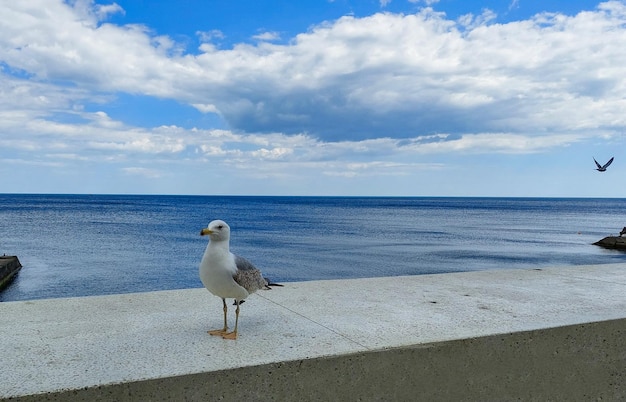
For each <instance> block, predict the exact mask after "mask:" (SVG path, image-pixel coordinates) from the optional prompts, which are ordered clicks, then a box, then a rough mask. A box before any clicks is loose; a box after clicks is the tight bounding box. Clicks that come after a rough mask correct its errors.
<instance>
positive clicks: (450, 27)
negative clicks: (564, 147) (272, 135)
mask: <svg viewBox="0 0 626 402" xmlns="http://www.w3.org/2000/svg"><path fill="white" fill-rule="evenodd" d="M83 3H84V2H83ZM85 4H87V5H89V4H91V3H89V2H87V3H85ZM85 4H82V5H83V6H84V5H85ZM78 5H79V3H76V4H75V5H74V8H71V7H69V6H68V5H66V4H64V3H61V2H52V1H46V7H43V6H42V5H40V4H38V3H37V2H36V1H32V2H10V3H7V6H6V7H5V9H6V11H7V12H6V13H3V17H2V19H1V23H0V33H1V35H0V50H1V51H2V53H3V60H4V62H5V63H7V64H8V65H10V66H11V67H12V68H17V69H21V70H24V71H27V72H28V73H30V74H35V76H36V77H37V78H39V79H40V80H43V81H46V80H48V79H50V80H54V81H59V80H60V81H67V82H74V83H77V84H79V85H80V87H81V88H92V89H98V90H101V91H128V92H131V93H142V94H147V95H152V96H159V97H165V98H173V99H176V100H178V101H181V102H186V103H189V104H192V105H194V106H195V107H196V108H198V109H199V110H201V111H203V112H205V113H216V112H219V113H220V114H221V116H223V117H224V118H225V119H226V120H227V121H228V122H229V124H230V125H231V126H232V127H234V128H235V129H238V130H243V131H248V132H276V131H278V132H284V133H288V134H296V133H299V132H307V133H310V134H311V135H313V136H317V137H319V138H322V139H326V140H333V141H336V140H341V139H343V138H349V139H364V138H375V137H379V136H381V135H384V136H391V137H399V138H410V137H412V136H415V135H422V134H429V133H434V132H444V133H452V134H454V133H457V134H462V133H464V132H466V133H488V132H490V131H493V132H502V131H510V130H516V131H519V132H527V133H531V132H538V131H537V130H538V129H539V128H546V127H547V128H549V129H551V130H552V129H555V130H561V131H562V130H567V129H572V128H580V127H585V128H588V129H595V128H599V127H602V128H607V127H609V128H610V127H613V128H614V129H615V130H621V129H622V128H623V125H624V117H622V116H623V113H621V110H622V109H621V108H620V107H619V106H615V105H620V104H621V103H623V99H624V96H623V93H624V89H625V86H626V79H625V78H624V77H626V55H625V54H624V52H623V51H622V49H621V46H620V43H623V42H624V39H626V28H624V26H625V25H624V24H625V23H626V6H625V5H624V4H623V3H621V2H616V1H613V2H606V3H602V4H600V6H599V7H598V9H597V10H595V11H589V12H582V13H580V14H578V15H575V16H565V15H560V14H542V15H538V16H536V17H534V18H533V19H530V20H527V21H520V22H512V23H508V24H491V22H492V21H493V20H494V15H493V13H491V12H489V11H485V12H484V13H483V14H482V15H480V16H477V17H475V16H469V15H468V16H465V17H463V18H461V19H460V20H459V21H458V22H455V21H451V20H448V19H446V18H445V15H443V14H441V13H437V12H435V11H433V10H432V9H429V8H427V9H423V10H421V11H420V12H419V13H417V14H413V15H399V14H390V13H385V14H375V15H372V16H370V17H365V18H355V17H344V18H341V19H339V20H337V21H334V22H327V23H324V24H322V25H319V26H317V27H314V28H313V29H312V30H311V31H309V32H307V33H303V34H300V35H298V36H297V37H295V38H294V39H293V40H292V41H291V42H290V43H289V44H287V45H274V44H269V43H266V42H262V43H260V44H258V45H256V46H253V45H246V44H240V45H236V46H235V47H234V48H232V49H227V50H217V49H215V48H214V47H210V48H204V49H205V50H206V51H207V53H202V54H200V55H197V56H195V55H190V54H183V53H182V50H181V48H180V46H178V45H177V44H176V43H175V42H173V41H172V40H171V39H170V38H167V37H163V36H152V34H151V33H150V31H149V30H148V29H147V28H145V27H142V26H136V25H132V26H114V25H110V24H101V25H93V24H92V25H90V24H85V23H84V21H81V20H79V19H77V18H76V17H77V15H78V16H81V17H82V18H84V19H85V20H86V21H89V18H92V19H94V20H96V19H97V17H96V14H97V10H95V11H94V10H92V11H83V12H80V13H79V11H78V10H79V8H80V7H78ZM44 8H45V9H47V10H48V12H47V13H44V14H43V15H42V14H38V13H35V10H39V9H44ZM83 8H84V7H83ZM35 16H38V17H37V18H35ZM59 27H63V29H59ZM214 36H218V35H217V34H215V33H213V34H211V37H214ZM206 39H209V38H208V37H207V38H206ZM573 108H575V109H576V110H577V112H576V113H571V110H572V109H573Z"/></svg>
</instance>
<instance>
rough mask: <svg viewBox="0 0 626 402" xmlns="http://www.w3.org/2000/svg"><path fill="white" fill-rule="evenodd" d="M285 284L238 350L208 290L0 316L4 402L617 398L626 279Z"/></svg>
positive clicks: (17, 309)
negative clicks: (222, 332) (220, 333)
mask: <svg viewBox="0 0 626 402" xmlns="http://www.w3.org/2000/svg"><path fill="white" fill-rule="evenodd" d="M285 285H286V286H285V287H284V288H277V289H274V290H271V291H264V292H259V293H257V294H255V295H253V296H251V297H250V298H249V300H248V301H247V302H246V303H245V304H243V305H242V307H241V308H242V312H241V316H240V327H239V329H240V338H239V339H238V340H236V341H227V340H223V339H221V338H217V337H211V336H209V335H208V334H207V333H206V331H207V330H208V329H214V328H218V327H220V326H221V323H222V312H221V301H220V300H219V299H218V298H216V297H214V296H212V295H210V294H209V293H208V292H207V291H206V290H204V289H190V290H178V291H164V292H151V293H138V294H125V295H112V296H99V297H86V298H70V299H52V300H38V301H24V302H9V303H0V316H1V318H2V319H1V320H0V339H2V340H3V345H4V347H3V350H2V354H1V355H0V359H1V364H2V367H3V369H2V370H0V397H4V398H9V397H11V398H15V399H17V398H20V400H24V401H25V400H42V399H44V400H45V399H49V400H184V399H187V400H218V399H221V400H237V399H238V398H239V400H244V399H241V398H246V399H245V400H254V399H257V400H272V399H274V400H284V398H283V397H285V396H288V395H292V396H298V397H302V398H304V399H309V400H316V399H317V400H329V395H330V396H332V395H335V396H339V395H343V397H344V398H343V399H344V400H358V399H359V398H361V400H394V399H395V400H408V399H406V398H408V397H411V395H412V398H413V397H414V398H413V400H420V399H421V400H428V398H426V397H427V396H430V397H431V400H432V398H435V399H437V398H438V397H441V400H445V399H449V398H447V397H455V398H454V399H459V398H458V397H461V398H460V399H465V400H489V399H492V400H496V399H498V400H505V399H510V400H511V399H512V400H517V399H520V400H532V399H535V400H545V399H546V398H545V396H546V395H548V394H549V395H551V396H552V399H553V400H558V399H562V400H566V399H567V400H573V399H572V397H580V398H579V400H596V399H597V398H598V397H603V398H605V399H604V400H612V399H611V398H615V397H621V396H626V385H624V384H625V383H626V377H625V376H626V374H625V373H626V337H625V336H624V334H625V332H626V264H612V265H600V266H578V267H555V268H549V269H542V270H532V269H531V270H497V271H482V272H469V273H458V274H443V275H425V276H413V277H392V278H373V279H356V280H338V281H316V282H298V283H287V284H285ZM233 313H234V311H232V309H231V312H230V314H229V318H230V321H231V325H232V322H233V319H234V316H233ZM446 389H447V391H446ZM29 395H30V397H29ZM463 395H465V397H463ZM559 396H563V398H559ZM568 396H569V398H565V397H568ZM422 397H423V398H422ZM120 398H122V399H120ZM424 398H426V399H424ZM575 399H576V398H575Z"/></svg>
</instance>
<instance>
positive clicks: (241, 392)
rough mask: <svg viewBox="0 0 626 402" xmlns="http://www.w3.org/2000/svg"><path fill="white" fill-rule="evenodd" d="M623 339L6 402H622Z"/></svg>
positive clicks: (588, 337) (472, 349)
mask: <svg viewBox="0 0 626 402" xmlns="http://www.w3.org/2000/svg"><path fill="white" fill-rule="evenodd" d="M625 337H626V320H612V321H604V322H597V323H589V324H584V325H573V326H567V327H560V328H550V329H543V330H536V331H527V332H519V333H513V334H503V335H494V336H487V337H481V338H474V339H463V340H456V341H447V342H439V343H430V344H425V345H415V346H410V347H401V348H394V349H388V350H378V351H368V352H362V353H354V354H347V355H341V356H331V357H324V358H314V359H305V360H297V361H286V362H280V363H273V364H265V365H260V366H254V367H243V368H235V369H230V370H222V371H217V372H207V373H199V374H192V375H184V376H180V377H171V378H162V379H155V380H147V381H137V382H132V383H125V384H114V385H107V386H98V387H92V388H87V389H80V390H71V391H67V392H56V393H51V394H46V395H36V396H27V397H21V398H15V399H9V400H16V401H42V400H46V401H99V400H107V401H111V400H116V401H164V400H177V401H183V400H189V401H212V400H216V401H217V400H219V401H253V400H276V401H296V400H323V401H374V400H380V401H417V400H421V401H510V400H521V401H533V400H534V401H548V400H552V401H559V400H560V401H591V400H593V401H596V400H602V401H623V400H626V349H625V348H624V345H625V342H624V338H625ZM181 364H184V357H183V356H181Z"/></svg>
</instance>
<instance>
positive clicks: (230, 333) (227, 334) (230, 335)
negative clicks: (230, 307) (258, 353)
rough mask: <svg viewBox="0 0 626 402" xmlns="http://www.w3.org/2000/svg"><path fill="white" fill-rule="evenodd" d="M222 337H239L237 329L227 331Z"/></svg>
mask: <svg viewBox="0 0 626 402" xmlns="http://www.w3.org/2000/svg"><path fill="white" fill-rule="evenodd" d="M222 338H224V339H237V331H233V332H227V333H225V334H222Z"/></svg>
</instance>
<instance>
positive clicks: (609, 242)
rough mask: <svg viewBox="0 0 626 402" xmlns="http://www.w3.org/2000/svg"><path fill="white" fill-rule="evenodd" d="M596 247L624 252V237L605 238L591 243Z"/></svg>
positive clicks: (625, 239)
mask: <svg viewBox="0 0 626 402" xmlns="http://www.w3.org/2000/svg"><path fill="white" fill-rule="evenodd" d="M593 244H594V245H596V246H600V247H605V248H616V249H622V250H626V237H621V236H607V237H605V238H604V239H602V240H598V241H597V242H595V243H593Z"/></svg>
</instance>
